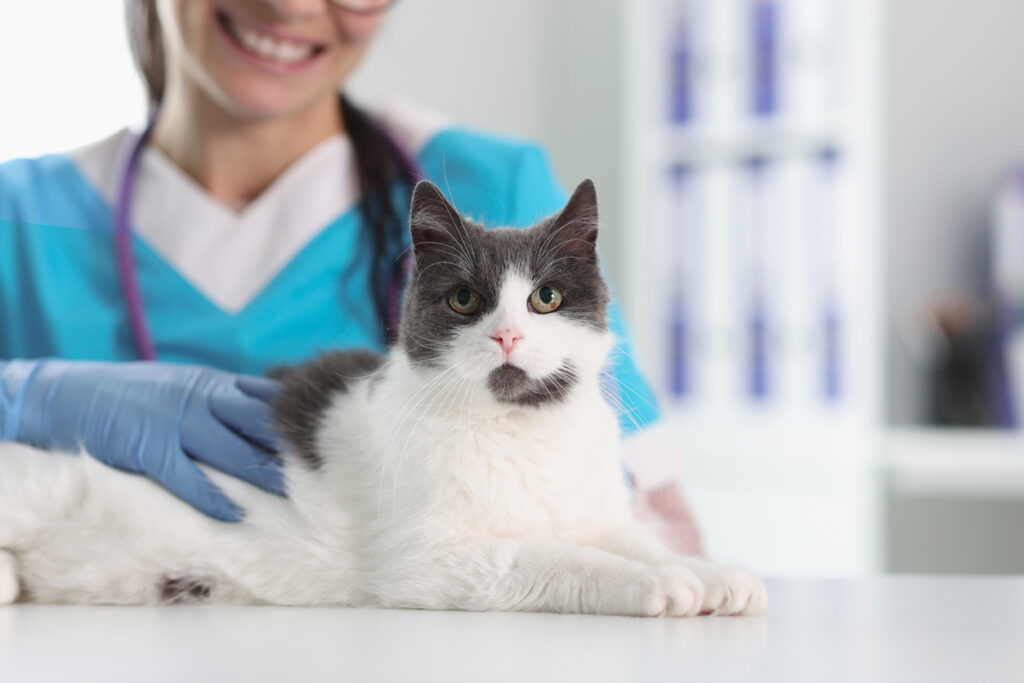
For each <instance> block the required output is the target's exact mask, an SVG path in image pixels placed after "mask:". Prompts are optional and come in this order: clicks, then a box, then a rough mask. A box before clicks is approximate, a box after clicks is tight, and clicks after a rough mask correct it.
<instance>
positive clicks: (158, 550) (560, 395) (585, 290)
mask: <svg viewBox="0 0 1024 683" xmlns="http://www.w3.org/2000/svg"><path fill="white" fill-rule="evenodd" d="M410 223H411V231H412V242H413V252H414V265H413V268H412V272H411V276H410V285H409V288H408V290H407V293H406V298H405V303H404V310H403V317H402V325H401V330H400V337H399V342H398V343H397V344H396V345H395V346H394V348H392V349H391V351H389V353H388V354H387V355H386V356H378V355H375V354H370V353H367V352H354V353H337V354H328V355H326V356H323V357H322V358H321V359H320V360H318V361H315V362H313V363H310V364H308V365H306V366H301V367H299V368H297V369H295V370H294V371H292V372H291V373H290V374H289V375H288V376H286V378H285V380H284V382H285V385H284V389H283V391H282V393H281V395H280V396H279V398H278V399H277V401H276V404H275V406H274V407H275V412H276V415H277V416H278V420H279V426H280V429H281V432H282V433H283V434H284V435H285V437H286V441H287V444H286V446H285V448H284V450H283V454H282V457H283V459H284V472H285V478H286V481H287V488H288V497H287V498H278V497H276V496H273V495H269V494H266V493H264V492H262V491H260V490H258V489H256V488H254V487H252V486H250V485H248V484H246V483H244V482H242V481H240V480H237V479H234V478H231V477H228V476H226V475H223V474H221V473H220V472H217V471H214V470H211V469H209V468H204V469H205V471H206V472H207V474H208V475H209V476H210V477H211V478H212V479H213V480H214V482H215V483H217V484H218V485H219V486H221V487H223V489H224V490H225V492H226V493H227V494H228V495H229V496H231V498H232V499H234V500H235V501H236V502H237V503H239V504H240V505H242V506H243V507H244V508H245V509H246V510H247V512H248V514H247V517H246V518H245V520H244V521H243V522H241V523H238V524H225V523H220V522H217V521H214V520H212V519H210V518H207V517H205V516H204V515H202V514H200V513H199V512H196V511H195V510H193V509H192V508H190V507H189V506H188V505H186V504H185V503H183V502H181V501H179V500H178V499H177V498H175V497H173V496H172V495H171V494H169V493H167V492H166V491H164V490H163V489H161V488H160V487H159V486H157V485H156V484H154V483H153V482H151V481H150V480H148V479H144V478H142V477H138V476H135V475H131V474H126V473H123V472H120V471H117V470H114V469H111V468H109V467H107V466H105V465H103V464H101V463H99V462H98V461H96V460H94V459H92V458H89V457H81V456H76V455H69V454H61V453H49V452H40V451H37V450H34V449H32V448H29V447H27V446H23V445H20V444H12V443H4V444H0V604H3V603H9V602H12V601H14V600H15V599H16V598H17V597H18V596H19V595H20V596H21V598H20V599H21V600H29V601H38V602H69V603H129V604H132V603H151V604H158V603H180V602H217V603H229V602H233V603H273V604H281V605H371V606H385V607H418V608H433V609H465V610H538V611H541V610H542V611H555V612H583V613H592V614H621V615H645V616H662V615H664V616H685V615H695V614H700V613H716V614H759V613H760V612H762V611H763V610H764V609H765V606H766V603H767V596H766V593H765V589H764V586H763V585H762V583H761V582H760V581H759V580H758V579H757V578H756V577H755V576H753V575H752V574H750V573H749V572H747V571H745V570H742V569H735V568H732V569H729V568H720V567H718V566H716V565H714V564H712V563H710V562H707V561H703V560H699V559H695V558H686V557H681V556H678V555H676V554H674V553H673V552H672V551H670V550H669V549H668V548H667V547H666V546H665V545H664V544H662V543H661V542H660V541H659V540H658V539H657V538H656V536H655V535H654V534H653V533H652V531H651V530H649V529H648V528H646V527H645V526H642V525H640V524H639V523H638V522H636V521H634V519H633V517H632V515H631V512H630V506H629V496H628V491H627V489H626V487H625V485H624V483H623V479H622V471H621V465H620V463H621V457H620V453H619V433H618V427H617V420H616V416H615V414H614V412H613V410H612V408H611V407H610V406H609V404H608V402H607V401H606V400H605V397H604V396H603V395H602V388H601V387H602V385H601V372H602V368H603V367H604V365H605V362H606V358H607V355H608V353H609V350H610V348H611V346H612V342H613V340H612V335H611V333H610V332H609V329H608V325H607V319H606V308H607V304H608V290H607V287H606V286H605V284H604V282H603V280H602V278H601V275H600V272H599V267H598V261H597V255H596V252H595V240H596V237H597V198H596V195H595V191H594V186H593V184H592V183H590V181H584V182H583V183H582V184H581V185H580V186H579V187H578V188H577V189H576V191H575V193H574V194H573V196H572V198H571V199H570V200H569V202H568V204H567V205H566V207H565V208H564V209H563V210H562V211H561V212H560V213H559V214H557V215H554V216H551V217H549V218H547V219H545V220H543V221H541V222H540V223H538V224H537V225H535V226H533V227H531V228H528V229H524V230H516V229H511V228H498V229H491V230H486V231H485V230H484V229H483V228H482V227H481V226H479V225H477V224H476V223H474V222H472V221H470V220H468V219H466V218H464V217H461V216H459V214H458V213H457V212H456V211H455V209H454V208H453V207H452V206H451V205H450V204H449V203H448V201H447V200H446V199H445V198H444V196H443V195H442V194H441V192H440V191H439V190H438V189H437V188H436V187H435V186H433V185H431V184H430V183H427V182H423V183H420V184H419V185H418V186H417V187H416V190H415V192H414V195H413V201H412V215H411V221H410Z"/></svg>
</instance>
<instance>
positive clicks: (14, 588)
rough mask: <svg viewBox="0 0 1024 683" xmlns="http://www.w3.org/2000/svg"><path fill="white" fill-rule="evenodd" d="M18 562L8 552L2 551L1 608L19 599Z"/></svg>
mask: <svg viewBox="0 0 1024 683" xmlns="http://www.w3.org/2000/svg"><path fill="white" fill-rule="evenodd" d="M19 592H20V588H19V585H18V561H17V560H16V559H15V557H14V555H12V554H11V553H9V552H8V551H6V550H0V606H3V605H10V604H11V603H12V602H14V601H15V600H17V599H18V593H19Z"/></svg>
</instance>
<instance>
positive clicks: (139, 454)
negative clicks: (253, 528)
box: [0, 360, 284, 522]
mask: <svg viewBox="0 0 1024 683" xmlns="http://www.w3.org/2000/svg"><path fill="white" fill-rule="evenodd" d="M277 386H278V385H277V382H274V381H273V380H269V379H265V378H262V377H247V376H244V375H235V374H231V373H227V372H221V371H219V370H213V369H210V368H204V367H199V366H188V365H174V364H169V363H147V362H138V363H99V362H74V361H63V360H42V361H10V362H8V363H0V427H2V429H0V438H2V439H4V440H8V441H20V442H21V443H25V444H29V445H32V446H36V447H39V448H47V449H58V448H59V449H64V450H77V449H78V448H79V447H80V446H84V447H85V449H86V450H87V451H88V452H89V453H90V454H91V455H92V456H93V457H94V458H96V459H97V460H101V461H103V462H105V463H107V464H108V465H112V466H113V467H117V468H119V469H122V470H127V471H129V472H137V473H141V474H146V475H148V476H150V477H152V478H153V479H155V480H156V481H158V482H160V483H161V484H162V485H163V486H164V487H166V488H167V489H168V490H169V491H171V493H173V494H174V495H176V496H178V497H179V498H181V499H182V500H184V501H186V502H188V503H191V504H192V505H193V506H195V507H196V508H198V509H199V510H202V511H203V512H205V513H206V514H208V515H210V516H211V517H215V518H216V519H219V520H223V521H227V522H232V521H239V520H240V519H241V518H242V516H243V515H244V512H243V510H242V509H241V508H240V507H238V506H237V505H235V504H234V503H232V502H231V501H230V500H229V499H228V498H227V496H225V495H224V493H223V492H222V491H221V490H220V489H219V488H218V487H217V486H215V485H214V484H213V482H211V481H210V480H209V478H208V477H207V476H206V475H205V474H204V473H203V472H202V471H201V470H200V469H199V468H198V467H197V466H196V463H195V462H193V460H197V461H200V462H203V463H206V464H208V465H211V466H213V467H215V468H217V469H218V470H220V471H222V472H225V473H227V474H230V475H233V476H235V477H238V478H239V479H243V480H245V481H247V482H249V483H251V484H254V485H256V486H259V487H260V488H262V489H265V490H267V491H270V492H272V493H277V494H280V495H283V494H284V485H283V478H282V475H281V470H280V461H279V460H278V459H277V458H275V457H274V456H273V455H269V454H268V453H265V452H263V451H262V450H260V448H257V447H256V446H254V445H253V444H260V445H261V446H262V447H264V448H266V449H268V450H273V446H274V441H275V438H274V436H273V435H272V433H271V432H270V406H269V405H268V401H269V400H270V398H271V396H272V395H273V394H274V392H275V391H276V390H277ZM243 437H244V438H243ZM250 442H251V443H250Z"/></svg>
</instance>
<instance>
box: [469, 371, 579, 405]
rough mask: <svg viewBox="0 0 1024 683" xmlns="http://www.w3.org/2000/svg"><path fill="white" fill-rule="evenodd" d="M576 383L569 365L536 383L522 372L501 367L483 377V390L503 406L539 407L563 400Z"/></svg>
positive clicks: (536, 380) (537, 380)
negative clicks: (492, 395) (485, 381)
mask: <svg viewBox="0 0 1024 683" xmlns="http://www.w3.org/2000/svg"><path fill="white" fill-rule="evenodd" d="M578 381H579V376H578V375H577V374H576V368H575V366H573V364H572V363H571V362H569V361H563V362H562V365H561V367H559V368H558V369H557V370H555V371H554V372H553V373H551V374H550V375H547V376H546V377H542V378H540V379H531V378H530V376H529V375H527V374H526V371H525V370H523V369H522V368H520V367H518V366H515V365H512V364H511V363H503V364H501V365H499V366H498V367H496V368H495V369H494V370H492V371H491V373H490V374H489V375H488V376H487V388H488V389H490V390H491V393H492V394H494V397H495V398H496V399H498V400H499V401H501V402H503V403H512V404H515V405H518V406H540V405H545V404H548V403H559V402H561V401H563V400H565V398H566V397H567V396H568V395H569V392H570V390H571V389H572V388H573V387H574V386H576V383H577V382H578Z"/></svg>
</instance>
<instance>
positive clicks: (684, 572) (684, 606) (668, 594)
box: [654, 566, 704, 617]
mask: <svg viewBox="0 0 1024 683" xmlns="http://www.w3.org/2000/svg"><path fill="white" fill-rule="evenodd" d="M654 574H655V576H656V577H657V579H658V583H659V584H660V585H661V588H662V590H664V592H665V599H666V604H665V609H664V611H663V612H662V613H661V614H659V616H668V617H692V616H695V615H697V614H698V613H699V612H700V609H701V605H702V604H703V603H704V584H703V583H702V582H701V580H700V579H699V578H698V577H697V575H696V574H694V573H693V572H692V571H690V570H689V569H687V568H686V567H680V566H667V567H659V568H657V569H655V570H654Z"/></svg>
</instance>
